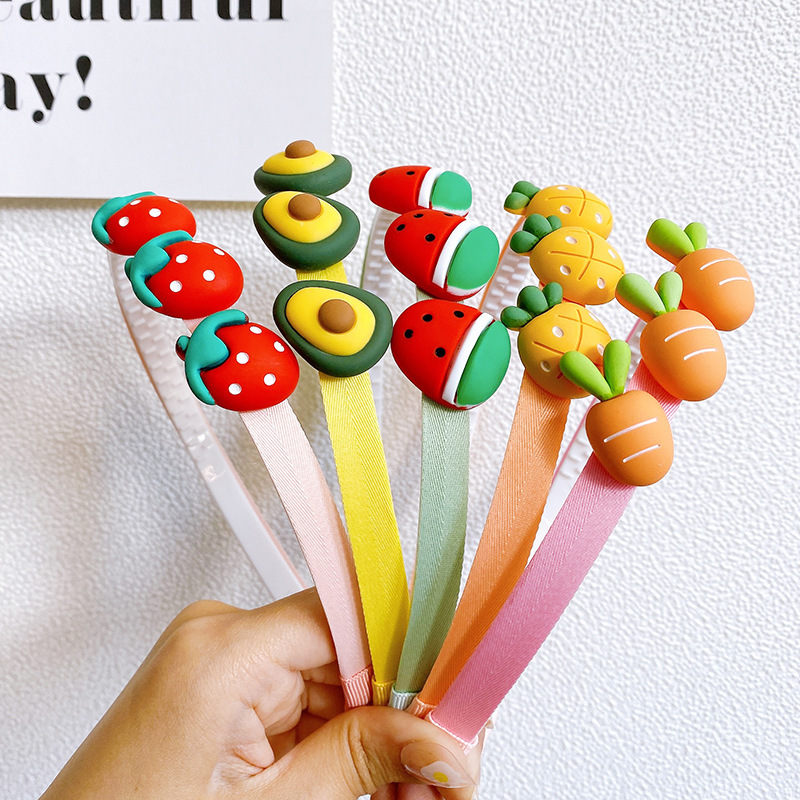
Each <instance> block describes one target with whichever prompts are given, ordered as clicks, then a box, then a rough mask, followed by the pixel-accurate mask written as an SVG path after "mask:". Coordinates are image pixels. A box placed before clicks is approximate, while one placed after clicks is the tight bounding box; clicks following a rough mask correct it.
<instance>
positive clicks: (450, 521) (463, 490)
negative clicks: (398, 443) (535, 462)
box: [390, 395, 469, 708]
mask: <svg viewBox="0 0 800 800" xmlns="http://www.w3.org/2000/svg"><path fill="white" fill-rule="evenodd" d="M468 489H469V412H468V411H463V410H456V409H451V408H445V407H444V406H441V405H439V404H438V403H436V402H434V401H433V400H430V399H428V398H427V397H425V396H424V395H423V396H422V474H421V480H420V505H419V532H418V537H417V554H416V560H415V564H416V568H415V573H414V591H413V593H412V601H411V616H410V619H409V623H408V632H407V634H406V637H405V642H404V644H403V653H402V656H401V658H400V666H399V668H398V672H397V680H396V681H395V686H394V689H393V691H392V699H391V701H390V705H392V706H394V707H395V708H406V707H407V706H408V705H409V703H410V702H411V701H412V700H413V698H414V696H415V695H416V693H417V692H419V690H420V689H421V688H422V686H423V684H424V683H425V680H426V678H427V677H428V674H429V673H430V670H431V667H432V666H433V663H434V661H435V660H436V657H437V656H438V654H439V651H440V650H441V647H442V643H443V642H444V639H445V637H446V636H447V632H448V630H449V628H450V624H451V622H452V619H453V613H454V612H455V608H456V602H457V600H458V590H459V586H460V583H461V569H462V565H463V561H464V539H465V536H466V529H467V493H468Z"/></svg>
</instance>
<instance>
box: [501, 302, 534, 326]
mask: <svg viewBox="0 0 800 800" xmlns="http://www.w3.org/2000/svg"><path fill="white" fill-rule="evenodd" d="M532 319H533V317H532V316H531V315H530V314H529V313H528V312H527V311H525V310H524V309H522V308H518V307H517V306H508V307H506V308H504V309H503V310H502V311H501V312H500V322H502V323H503V325H505V327H506V328H508V329H509V330H512V331H518V330H520V329H521V328H524V327H525V326H526V325H527V324H528V323H529V322H530V321H531V320H532Z"/></svg>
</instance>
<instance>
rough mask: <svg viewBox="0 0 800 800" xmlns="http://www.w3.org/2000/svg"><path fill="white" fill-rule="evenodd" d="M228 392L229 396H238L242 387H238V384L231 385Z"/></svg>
mask: <svg viewBox="0 0 800 800" xmlns="http://www.w3.org/2000/svg"><path fill="white" fill-rule="evenodd" d="M228 391H229V392H230V393H231V394H240V393H241V391H242V387H241V386H239V384H238V383H232V384H231V385H230V386H229V387H228Z"/></svg>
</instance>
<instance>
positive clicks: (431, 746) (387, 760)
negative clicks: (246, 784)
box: [254, 706, 475, 800]
mask: <svg viewBox="0 0 800 800" xmlns="http://www.w3.org/2000/svg"><path fill="white" fill-rule="evenodd" d="M259 779H263V781H264V783H263V785H261V786H259V787H258V790H257V792H256V794H255V796H256V797H258V798H259V800H268V799H269V800H272V798H286V797H313V798H315V799H318V800H355V799H356V798H358V797H360V796H361V795H365V794H372V793H373V792H375V791H376V790H377V789H378V788H379V787H381V786H384V785H386V784H389V783H416V784H428V785H430V786H435V787H436V788H437V789H442V790H444V791H443V792H442V794H443V795H444V796H445V797H446V798H448V800H470V798H471V797H472V796H473V794H474V792H475V780H474V779H473V777H472V774H471V771H470V768H469V767H468V765H467V763H466V760H465V756H464V754H463V753H462V752H461V749H460V748H459V746H458V743H457V742H456V741H455V740H454V739H452V738H451V737H450V736H448V735H447V734H446V733H445V732H444V731H442V730H441V729H439V728H437V727H436V726H435V725H432V724H431V723H430V722H426V721H425V720H422V719H419V718H418V717H415V716H413V715H411V714H408V713H407V712H405V711H398V710H397V709H394V708H386V707H375V706H367V707H364V708H356V709H353V710H351V711H347V712H345V713H344V714H339V715H338V716H336V717H334V718H333V719H332V720H331V721H330V722H327V723H326V724H325V725H323V726H322V727H321V728H319V729H318V730H316V731H315V732H314V733H312V734H311V735H310V736H309V737H307V738H306V739H304V740H303V741H302V742H300V744H298V745H297V747H295V748H293V749H292V750H291V751H289V753H287V754H286V755H285V756H284V757H283V758H281V759H279V760H278V761H277V762H275V764H274V765H273V766H271V767H269V768H268V769H267V770H265V771H264V772H263V773H261V775H260V776H259ZM254 788H255V787H254Z"/></svg>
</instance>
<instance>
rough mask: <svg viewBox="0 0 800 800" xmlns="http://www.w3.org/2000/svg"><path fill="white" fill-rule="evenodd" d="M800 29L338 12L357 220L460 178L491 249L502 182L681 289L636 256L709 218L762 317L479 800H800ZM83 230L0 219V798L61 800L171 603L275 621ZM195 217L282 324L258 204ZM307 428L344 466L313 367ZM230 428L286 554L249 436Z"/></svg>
mask: <svg viewBox="0 0 800 800" xmlns="http://www.w3.org/2000/svg"><path fill="white" fill-rule="evenodd" d="M798 26H800V13H798V6H797V5H796V3H795V2H794V0H775V1H774V2H766V0H762V1H761V2H747V3H745V2H741V3H739V4H730V3H729V4H716V3H715V4H711V3H697V2H692V3H689V2H646V3H645V2H622V1H621V0H584V2H571V0H566V2H563V1H562V2H559V3H555V2H550V0H544V1H543V2H536V3H532V2H530V0H516V1H514V2H511V1H510V0H509V1H508V2H504V3H503V2H501V3H492V4H488V3H485V2H481V1H480V0H463V1H462V2H438V3H430V2H427V0H404V1H403V2H399V0H395V2H383V3H369V2H364V0H361V1H360V2H359V1H358V0H338V1H337V3H336V4H335V48H334V53H335V55H334V59H335V74H334V140H333V142H332V149H334V151H335V152H340V153H343V154H346V155H347V156H349V157H350V158H351V159H352V161H353V163H354V165H355V170H354V180H353V183H352V184H351V186H350V187H349V188H348V189H347V190H346V191H345V192H344V193H343V196H342V199H343V200H344V202H347V203H349V204H350V205H351V206H352V207H353V208H355V209H356V210H357V211H358V213H359V214H360V216H361V217H362V219H363V220H365V221H366V220H368V218H369V216H370V214H371V209H370V208H369V204H368V201H367V197H366V187H367V184H368V181H369V178H370V176H371V175H372V174H374V173H375V172H377V171H379V170H380V169H382V168H384V167H386V166H389V165H394V164H400V163H409V162H411V163H434V164H435V165H443V166H446V167H450V168H452V169H456V170H458V171H460V172H462V173H463V174H465V175H466V176H468V177H469V178H470V180H471V181H472V183H473V186H474V188H475V197H476V205H475V212H474V213H475V216H476V218H478V219H480V220H481V221H483V222H486V223H487V224H489V225H491V226H492V227H493V228H494V229H495V230H496V231H497V232H498V234H504V233H505V231H506V230H507V229H508V227H509V226H510V219H509V218H508V217H507V215H505V214H504V213H503V211H502V209H501V204H502V200H503V198H504V196H505V194H506V193H507V192H508V190H509V188H510V186H511V185H512V184H513V183H514V181H516V180H518V179H520V178H526V179H529V180H532V181H533V182H535V183H537V184H539V185H543V186H544V185H548V184H550V183H553V182H575V183H579V184H582V185H585V186H586V187H587V188H590V189H592V190H594V191H596V192H597V193H599V194H601V195H602V196H603V197H604V198H606V199H607V200H608V202H609V203H610V205H611V206H612V208H613V209H614V212H615V215H616V218H617V225H616V227H615V230H614V232H613V234H612V237H613V238H612V241H613V243H614V246H615V247H616V248H618V250H619V251H620V253H622V255H623V257H624V259H625V261H626V265H627V266H628V268H629V269H631V270H634V271H638V272H641V273H643V274H645V275H646V276H648V277H649V278H651V279H654V278H655V277H656V276H657V275H658V274H659V272H660V271H661V269H662V267H663V262H660V260H659V259H658V258H657V257H656V256H655V255H654V254H652V253H651V252H650V251H649V250H648V249H647V248H646V246H645V244H644V234H645V232H646V230H647V227H648V225H649V222H650V221H651V220H652V219H653V218H655V217H656V216H667V217H670V218H672V219H675V220H677V221H680V222H682V223H684V224H685V223H686V222H688V221H690V220H693V219H699V220H702V221H704V222H706V224H707V225H708V227H709V231H710V243H711V244H712V245H715V246H721V247H723V248H726V249H729V250H731V251H733V252H734V253H736V254H737V255H738V256H739V257H740V258H741V259H742V261H744V263H745V264H747V265H748V266H749V268H750V270H751V274H752V276H753V279H754V283H755V286H756V292H757V297H758V305H757V309H756V312H755V315H754V317H753V319H752V320H751V322H750V323H749V324H748V326H747V327H746V328H744V329H742V330H741V331H738V332H734V333H732V334H728V335H726V336H725V337H724V339H725V345H726V348H727V350H728V355H729V372H730V374H729V380H728V382H727V383H726V385H725V386H724V387H723V389H722V390H721V391H720V392H719V393H718V394H717V395H716V396H715V397H713V398H712V399H710V400H709V401H706V402H704V403H702V404H697V405H690V404H685V405H684V406H683V407H682V408H681V410H680V412H679V414H678V416H677V418H676V422H675V426H674V428H675V440H676V463H675V465H674V467H673V469H672V471H671V473H670V474H669V475H668V476H667V478H666V479H665V480H664V481H663V482H662V483H660V484H659V485H657V486H655V487H651V488H649V489H646V490H640V491H639V492H638V493H637V495H636V496H635V498H634V501H633V503H632V505H631V506H630V508H629V510H628V511H627V513H626V514H625V516H624V518H623V520H622V522H621V524H620V525H619V526H618V528H617V530H616V532H615V533H614V535H613V537H612V539H611V541H610V543H609V545H608V546H607V547H606V549H605V550H604V552H603V553H602V554H601V557H600V559H599V561H598V563H597V564H596V566H595V567H594V568H593V570H592V571H591V573H590V575H589V577H588V578H587V580H586V582H585V584H584V585H583V587H582V588H581V589H580V591H579V593H578V595H577V596H576V598H575V601H574V602H573V603H572V605H571V606H570V607H569V609H568V610H567V612H566V613H565V615H564V617H563V618H562V619H561V621H560V622H559V624H558V625H557V626H556V628H555V630H554V632H553V635H552V636H551V637H550V639H549V640H548V641H547V642H546V643H545V645H544V646H543V648H542V649H541V651H540V653H539V654H538V655H537V657H536V658H535V660H534V662H533V664H532V665H531V667H530V668H529V669H528V671H527V672H526V674H525V676H524V678H523V679H522V680H521V682H520V683H519V684H518V685H517V687H516V688H515V689H514V690H513V691H512V693H511V694H510V695H509V697H508V698H507V699H506V701H505V703H504V705H503V706H502V708H501V711H500V713H499V714H498V718H497V729H496V732H495V733H494V735H493V736H492V737H491V739H490V742H489V744H488V747H487V753H486V759H485V771H484V777H483V782H482V789H481V796H482V797H490V798H503V799H505V798H520V799H521V798H533V797H535V798H565V797H570V798H575V799H576V798H586V799H587V800H589V798H592V800H595V799H596V798H628V797H647V798H651V797H652V798H665V799H666V798H670V799H671V798H681V799H682V798H685V797H703V798H738V797H770V798H795V797H797V761H798V759H797V754H798V752H800V735H799V734H798V726H797V719H798V713H800V690H799V689H798V686H799V682H798V671H799V670H800V652H799V648H798V638H799V637H800V623H798V619H800V600H799V599H798V598H799V597H800V570H798V562H799V561H800V558H799V556H800V536H798V533H799V532H800V523H799V522H798V519H799V518H800V501H799V500H798V481H797V476H796V473H797V470H798V467H800V457H799V456H798V453H797V435H796V433H795V431H796V427H797V422H796V420H797V418H798V415H799V414H800V402H798V399H797V389H796V375H797V371H798V359H797V355H796V353H797V348H796V345H795V343H794V342H793V341H792V340H793V338H794V337H796V336H797V334H798V333H800V325H799V324H798V322H797V317H796V316H795V313H796V308H797V300H796V298H797V294H798V292H800V279H798V252H800V237H798V224H797V218H798V213H797V212H798V203H797V186H798V185H800V169H799V167H800V159H799V157H798V151H797V142H798V138H797V131H798V127H800V119H799V118H798V117H800V113H799V112H798V109H800V78H798V74H797V53H798V47H799V46H800V33H799V30H800V28H799V27H798ZM230 85H231V91H235V86H236V76H234V75H231V76H230ZM248 102H249V99H248V98H246V97H243V98H242V104H243V105H245V104H246V103H248ZM320 144H321V145H323V144H325V143H320ZM258 145H259V143H257V142H256V143H254V156H253V168H255V166H256V165H257V164H258V163H259V162H260V161H261V160H263V158H264V157H266V155H268V154H267V153H263V152H257V150H258ZM186 168H187V169H191V168H192V165H191V164H187V165H186ZM142 188H143V189H151V188H152V189H153V190H154V191H157V192H162V193H165V194H170V193H171V188H170V186H154V187H149V186H148V187H142ZM256 199H257V193H256V191H255V190H254V191H253V200H254V202H255V200H256ZM95 207H96V203H92V202H85V201H80V202H78V201H63V202H45V201H34V200H25V201H13V200H12V201H0V275H2V287H3V299H2V301H1V304H0V309H1V310H0V353H2V361H1V363H2V377H1V378H0V391H1V392H2V406H0V453H1V454H2V460H1V462H0V463H2V470H3V478H2V481H0V514H2V547H0V620H2V622H0V794H1V795H2V796H3V797H9V798H11V797H14V798H33V797H36V796H38V794H39V793H40V792H41V791H43V789H44V788H45V786H46V785H47V784H48V782H49V781H50V780H51V779H52V777H53V776H54V775H55V773H56V772H57V771H58V769H59V768H60V767H61V765H62V764H63V763H64V761H65V760H66V759H67V757H68V756H69V754H70V753H71V752H72V751H73V750H74V748H75V747H76V746H77V745H78V744H79V742H80V741H81V740H82V738H83V737H84V736H85V734H86V733H87V732H88V731H89V729H90V728H91V727H92V725H93V724H94V723H95V722H96V720H97V719H98V718H99V716H100V715H101V714H102V712H103V711H104V709H105V708H106V707H107V706H108V704H109V703H110V702H111V700H112V699H113V698H114V696H115V695H116V693H117V692H118V691H119V689H120V688H121V687H122V685H123V684H124V682H125V681H126V680H127V679H128V677H129V676H130V675H131V673H132V672H133V670H134V669H135V667H136V666H137V664H138V663H139V661H140V660H141V658H142V657H143V656H144V655H145V653H146V652H147V650H148V648H149V646H150V645H151V643H152V642H153V641H154V639H155V638H156V636H157V635H158V633H159V632H160V631H161V630H162V628H163V627H164V625H165V624H166V623H167V622H168V621H169V619H170V618H171V617H172V616H173V615H174V614H175V613H176V612H177V611H178V610H179V609H180V608H181V607H183V606H184V605H186V604H187V603H189V602H191V601H192V600H196V599H199V598H201V597H215V598H219V599H221V600H224V601H227V602H230V603H235V604H241V605H251V606H252V605H256V604H260V603H262V602H264V601H265V600H266V597H265V593H264V591H263V589H262V587H261V586H260V584H259V581H258V579H257V576H256V574H255V572H254V571H253V569H252V568H251V567H250V566H249V564H248V563H247V561H246V560H245V557H244V555H243V554H242V552H241V550H240V549H239V547H238V545H237V543H236V542H235V540H234V539H233V538H232V536H231V535H230V533H229V531H228V530H227V529H226V526H225V524H224V522H223V520H222V519H221V517H220V515H219V514H218V512H217V511H216V510H215V508H214V507H213V505H212V503H211V500H210V498H209V496H208V494H207V493H206V490H205V488H204V486H203V485H202V484H201V481H200V479H199V477H198V476H197V475H196V474H195V473H194V472H193V467H192V464H191V462H190V460H189V458H188V457H187V455H186V454H185V453H184V452H183V451H182V449H181V446H180V444H179V442H178V441H177V437H176V436H175V434H174V431H173V430H172V428H171V426H170V424H169V422H168V421H167V420H166V418H165V417H164V414H163V412H162V410H161V408H160V406H159V404H158V402H157V400H156V398H155V395H154V393H153V391H152V389H151V387H150V384H149V383H148V381H147V378H146V377H145V375H144V373H143V371H142V369H141V366H140V364H139V362H138V358H137V356H136V354H135V352H134V349H133V347H132V346H131V343H130V341H129V339H128V336H127V333H126V332H125V329H124V327H123V324H122V321H121V318H120V315H119V311H118V309H117V307H116V301H115V298H114V293H113V290H112V287H111V283H110V279H109V276H108V274H107V268H106V266H105V261H104V255H103V253H102V252H101V251H100V250H99V249H98V247H97V246H96V245H95V244H94V242H93V240H92V239H91V236H90V233H89V221H90V218H91V215H92V213H93V211H94V209H95ZM193 208H194V210H195V211H196V215H197V217H198V221H199V230H198V234H199V236H200V237H201V238H204V239H207V240H210V241H214V242H216V243H218V244H220V245H221V246H222V247H224V248H226V249H228V250H230V251H231V252H232V253H233V254H234V255H236V256H237V257H238V258H239V259H240V260H241V262H242V264H243V266H244V268H245V270H246V275H247V280H246V289H245V292H246V293H245V298H244V300H243V302H242V306H243V307H244V308H246V309H247V310H248V311H249V312H250V313H251V315H252V317H253V318H254V319H257V320H261V321H264V322H266V323H269V321H270V312H269V309H270V307H271V302H272V298H273V296H274V295H275V293H276V292H277V290H278V289H279V288H280V287H281V286H282V285H284V284H285V283H286V282H287V281H288V280H290V277H291V275H290V273H288V271H287V270H286V268H285V267H281V266H278V265H276V264H275V262H274V261H273V260H272V259H271V258H270V257H268V254H267V253H266V251H265V249H264V248H263V246H262V245H261V243H260V241H259V240H258V237H257V236H256V234H255V232H254V231H253V229H252V225H251V221H250V207H249V206H248V205H246V204H195V205H194V206H193ZM362 248H363V242H362ZM357 256H358V253H357V254H356V256H355V257H353V258H351V259H350V260H349V261H348V269H349V272H350V274H351V276H355V275H356V274H357V272H358V257H357ZM628 324H629V318H628V317H627V316H626V315H620V316H616V317H615V316H613V315H612V317H611V321H609V325H610V326H611V327H612V332H615V333H621V332H623V331H624V330H626V329H627V326H628ZM518 378H519V368H518V367H517V366H515V369H514V371H512V373H511V375H510V376H509V378H508V380H507V383H506V384H505V385H504V387H503V388H502V390H501V391H500V392H499V393H498V395H497V396H496V397H495V398H494V399H493V400H492V401H490V403H488V404H487V405H486V406H485V407H484V409H483V411H482V412H480V413H479V414H478V415H477V419H476V421H475V425H474V440H475V441H474V461H473V464H474V473H473V475H474V477H473V482H472V498H473V502H472V505H471V509H470V518H469V519H470V539H469V545H470V550H471V551H473V550H474V547H475V541H476V538H477V534H478V532H479V530H480V527H481V524H482V521H483V518H484V516H485V514H486V510H487V507H488V503H489V500H490V497H491V492H492V488H493V482H494V478H495V476H496V474H497V470H498V469H499V464H500V459H501V455H502V449H503V444H504V436H505V434H506V433H507V430H508V427H509V425H510V421H511V413H512V410H513V404H514V401H515V397H516V391H517V385H518ZM393 381H394V385H395V387H396V391H395V396H396V397H397V400H396V403H397V408H396V409H395V413H394V414H393V417H392V422H393V425H392V427H391V428H390V429H389V430H388V431H387V436H386V438H387V450H388V454H389V462H390V469H391V472H392V477H393V482H394V489H395V494H396V499H397V503H398V506H399V518H400V524H401V527H402V530H403V532H404V543H405V546H406V550H407V554H408V556H410V555H411V553H412V550H413V541H412V532H413V530H414V528H415V519H416V502H417V490H416V489H415V480H416V477H417V473H418V469H417V466H416V458H417V453H416V449H415V448H416V445H414V444H413V441H414V437H413V435H411V431H412V430H413V426H414V425H415V424H416V422H415V419H414V409H415V401H414V393H413V390H412V389H411V388H410V387H407V386H406V385H405V384H403V383H402V382H401V381H400V380H398V379H397V377H396V376H395V377H394V378H393ZM293 405H294V407H295V409H296V410H297V412H298V414H299V416H300V417H301V419H302V420H303V421H304V423H305V424H306V425H307V427H308V430H309V433H310V436H311V437H312V440H313V443H314V445H315V447H316V448H317V449H318V451H319V452H320V454H321V455H322V457H323V460H324V461H325V465H326V468H328V469H330V468H331V464H330V459H329V456H328V450H327V447H328V446H329V445H328V443H327V441H326V439H325V433H324V430H323V428H324V425H323V424H322V421H321V412H320V401H319V395H318V390H317V389H316V388H315V386H314V382H313V380H312V375H311V372H310V370H307V369H306V370H304V372H303V375H302V376H301V389H300V391H299V393H298V394H297V395H296V397H295V398H294V399H293ZM214 419H215V420H216V421H217V423H218V424H219V426H220V429H221V430H222V431H223V434H224V437H225V440H226V441H227V442H228V443H229V445H230V447H231V448H232V451H233V453H234V457H235V459H236V460H237V461H238V463H240V464H242V465H243V469H244V472H245V474H246V476H247V478H248V480H249V482H250V484H251V486H252V487H253V491H254V492H255V494H256V495H257V497H258V498H259V500H260V502H261V504H262V506H263V508H264V509H265V513H266V514H267V517H268V518H269V519H270V520H271V521H272V522H273V523H274V526H275V528H276V529H277V530H278V531H279V533H280V534H281V536H282V538H283V540H284V542H285V543H286V545H287V547H288V548H289V549H290V550H291V551H292V552H293V553H294V554H295V556H296V555H297V548H296V547H295V546H293V544H292V542H291V535H290V531H289V530H288V526H287V523H286V521H285V520H284V518H283V516H282V513H281V511H280V508H279V506H278V503H277V501H276V499H275V497H274V494H273V491H272V489H271V487H270V486H269V485H268V481H267V480H266V479H265V478H264V477H263V475H262V473H261V471H260V470H259V468H258V465H257V461H256V456H255V454H254V452H253V451H252V450H251V448H250V447H249V446H248V443H247V441H246V435H245V434H244V432H243V430H242V429H240V428H239V427H238V426H237V425H236V424H235V421H234V420H232V419H231V418H230V417H228V416H226V415H225V414H224V413H220V414H215V415H214Z"/></svg>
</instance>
